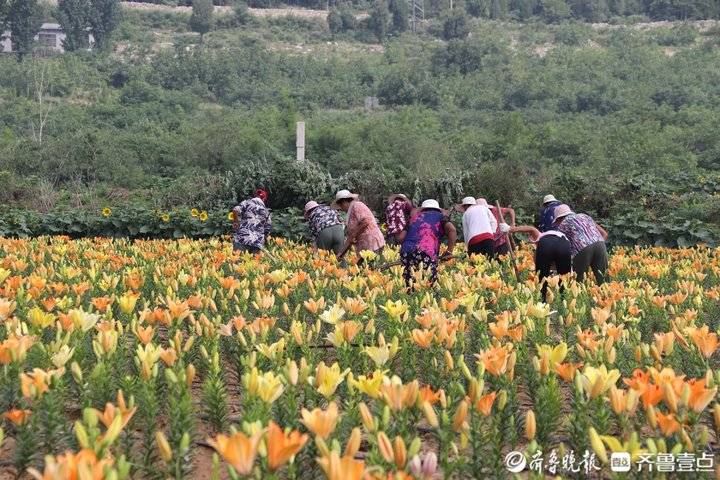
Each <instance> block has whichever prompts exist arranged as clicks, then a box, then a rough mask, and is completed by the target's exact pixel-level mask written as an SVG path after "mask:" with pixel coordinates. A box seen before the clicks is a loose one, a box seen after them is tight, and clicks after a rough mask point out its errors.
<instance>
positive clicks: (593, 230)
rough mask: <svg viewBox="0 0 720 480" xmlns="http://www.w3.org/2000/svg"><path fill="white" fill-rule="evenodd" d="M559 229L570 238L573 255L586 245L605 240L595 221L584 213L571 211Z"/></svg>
mask: <svg viewBox="0 0 720 480" xmlns="http://www.w3.org/2000/svg"><path fill="white" fill-rule="evenodd" d="M557 229H558V230H559V231H560V232H562V233H564V234H565V236H566V237H567V238H568V240H570V253H571V255H572V256H573V257H574V256H575V255H577V254H578V253H579V252H580V251H581V250H582V249H584V248H585V247H588V246H590V245H592V244H594V243H597V242H603V241H605V239H604V238H603V237H602V234H600V230H598V228H597V226H596V225H595V221H594V220H593V219H592V218H590V217H589V216H588V215H586V214H584V213H571V214H570V215H568V216H567V217H565V220H563V221H562V223H561V224H560V225H559V226H558V227H557Z"/></svg>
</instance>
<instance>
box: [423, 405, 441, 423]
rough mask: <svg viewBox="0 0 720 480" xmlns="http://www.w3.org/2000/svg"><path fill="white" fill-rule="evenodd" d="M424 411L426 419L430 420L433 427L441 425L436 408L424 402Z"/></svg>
mask: <svg viewBox="0 0 720 480" xmlns="http://www.w3.org/2000/svg"><path fill="white" fill-rule="evenodd" d="M421 408H422V411H423V413H424V414H425V419H426V420H427V421H428V423H429V424H430V426H431V427H433V428H438V427H439V426H440V422H438V417H437V414H436V413H435V409H434V408H433V407H432V405H430V403H428V402H423V403H422V406H421Z"/></svg>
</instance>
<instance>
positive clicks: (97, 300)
mask: <svg viewBox="0 0 720 480" xmlns="http://www.w3.org/2000/svg"><path fill="white" fill-rule="evenodd" d="M90 303H92V304H93V306H94V307H95V308H96V309H97V310H98V311H99V312H104V311H106V310H107V309H108V307H109V306H110V304H111V303H112V298H110V297H94V298H93V299H92V300H90Z"/></svg>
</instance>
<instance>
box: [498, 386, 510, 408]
mask: <svg viewBox="0 0 720 480" xmlns="http://www.w3.org/2000/svg"><path fill="white" fill-rule="evenodd" d="M507 402H508V393H507V390H500V392H498V395H497V406H498V410H499V411H501V412H502V411H503V410H505V405H507Z"/></svg>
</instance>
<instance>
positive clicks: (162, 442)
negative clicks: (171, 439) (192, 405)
mask: <svg viewBox="0 0 720 480" xmlns="http://www.w3.org/2000/svg"><path fill="white" fill-rule="evenodd" d="M155 442H157V446H158V452H160V458H162V459H163V460H165V461H166V462H169V461H170V460H172V456H173V453H172V449H171V448H170V444H169V443H168V441H167V438H165V434H164V433H163V432H161V431H160V430H158V431H157V432H155Z"/></svg>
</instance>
